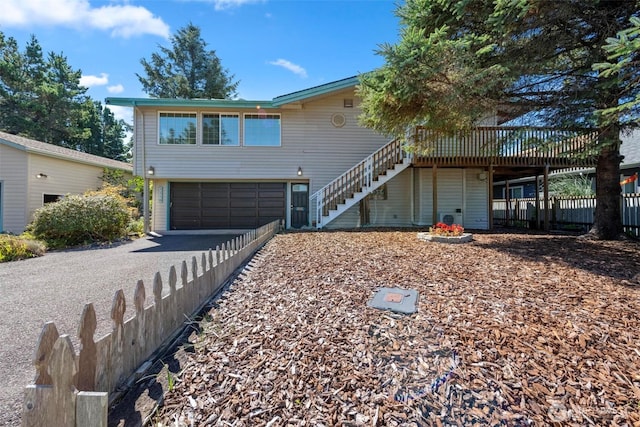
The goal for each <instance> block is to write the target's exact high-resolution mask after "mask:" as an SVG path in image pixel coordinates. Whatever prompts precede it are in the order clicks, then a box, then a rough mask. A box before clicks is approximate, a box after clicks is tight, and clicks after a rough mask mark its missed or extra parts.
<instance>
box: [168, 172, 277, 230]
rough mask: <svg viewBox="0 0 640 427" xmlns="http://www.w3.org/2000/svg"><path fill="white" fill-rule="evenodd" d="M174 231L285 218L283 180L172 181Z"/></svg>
mask: <svg viewBox="0 0 640 427" xmlns="http://www.w3.org/2000/svg"><path fill="white" fill-rule="evenodd" d="M170 188H171V208H170V212H169V215H170V222H171V229H172V230H211V229H226V228H256V227H259V226H261V225H264V224H267V223H269V222H271V221H274V220H278V219H284V217H285V192H286V184H285V183H282V182H260V183H258V182H232V183H228V182H201V183H195V182H172V183H171V184H170Z"/></svg>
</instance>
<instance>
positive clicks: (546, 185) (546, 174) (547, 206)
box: [543, 164, 551, 231]
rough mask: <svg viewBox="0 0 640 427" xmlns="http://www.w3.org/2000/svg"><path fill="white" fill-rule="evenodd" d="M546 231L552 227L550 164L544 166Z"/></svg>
mask: <svg viewBox="0 0 640 427" xmlns="http://www.w3.org/2000/svg"><path fill="white" fill-rule="evenodd" d="M543 181H544V184H543V185H544V190H543V191H544V231H549V230H550V229H551V227H550V224H549V213H550V212H549V165H548V164H547V165H545V166H544V177H543Z"/></svg>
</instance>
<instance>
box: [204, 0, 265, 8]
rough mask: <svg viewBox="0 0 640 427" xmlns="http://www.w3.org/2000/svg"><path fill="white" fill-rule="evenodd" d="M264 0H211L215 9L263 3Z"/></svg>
mask: <svg viewBox="0 0 640 427" xmlns="http://www.w3.org/2000/svg"><path fill="white" fill-rule="evenodd" d="M264 1H265V0H213V4H214V7H215V9H216V10H225V9H232V8H234V7H240V6H242V5H245V4H252V3H264Z"/></svg>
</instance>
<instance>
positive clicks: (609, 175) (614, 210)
mask: <svg viewBox="0 0 640 427" xmlns="http://www.w3.org/2000/svg"><path fill="white" fill-rule="evenodd" d="M600 139H601V141H602V143H603V145H604V148H602V149H601V151H600V154H599V155H598V165H597V167H596V212H595V217H594V221H593V227H592V228H591V230H590V231H589V235H590V236H591V237H594V238H596V239H601V240H616V239H618V238H620V236H621V235H622V233H623V227H622V218H621V212H620V204H621V193H622V192H621V189H620V162H621V160H622V156H621V155H620V137H619V132H618V128H617V127H615V126H612V127H611V129H610V130H607V131H605V132H603V134H601V136H600Z"/></svg>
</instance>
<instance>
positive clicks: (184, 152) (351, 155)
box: [135, 90, 389, 193]
mask: <svg viewBox="0 0 640 427" xmlns="http://www.w3.org/2000/svg"><path fill="white" fill-rule="evenodd" d="M344 98H354V93H353V90H349V91H346V92H342V93H338V94H335V95H333V96H329V97H326V98H323V99H320V100H316V101H313V102H309V103H306V104H304V105H303V106H302V108H301V109H298V110H295V109H280V110H267V113H280V114H281V117H282V121H281V125H282V145H281V146H280V147H244V146H239V147H237V146H204V145H200V144H197V145H159V144H158V132H157V117H158V110H157V109H149V108H145V109H142V108H141V109H140V111H141V112H143V113H144V118H142V117H138V115H137V117H138V118H137V124H138V126H139V127H140V128H141V129H142V131H136V138H137V139H138V142H137V143H136V148H137V150H136V151H137V153H136V159H135V160H136V171H143V170H144V168H143V167H142V161H143V159H144V163H145V167H148V166H149V165H153V166H154V168H155V176H156V177H157V178H160V179H168V180H189V181H206V180H235V179H244V180H274V179H276V180H294V179H299V177H298V176H297V171H298V167H301V168H302V170H303V178H304V179H309V181H310V185H311V189H310V191H311V193H313V192H315V191H317V190H318V189H320V188H321V187H322V186H324V185H326V184H327V183H328V182H330V181H331V180H333V179H334V178H335V177H337V176H338V175H340V174H341V173H343V172H345V171H346V170H348V169H349V168H351V167H352V166H353V165H355V164H356V163H357V162H359V161H361V160H362V159H364V158H365V157H366V156H368V155H369V154H371V153H372V152H373V151H375V150H376V149H377V148H379V147H381V146H382V145H384V144H386V143H387V142H388V141H389V138H387V137H384V136H380V135H378V134H376V133H375V132H373V131H371V130H369V129H365V128H362V127H360V126H358V122H357V120H358V114H359V112H360V110H359V108H358V107H357V105H358V104H357V101H356V106H354V108H344V106H343V100H344ZM173 110H176V109H173ZM181 111H193V112H196V113H198V114H200V113H203V112H214V111H216V112H221V111H226V112H235V113H239V114H240V115H241V120H242V115H243V114H244V113H253V112H255V110H245V111H241V110H239V109H216V110H213V109H209V110H194V109H183V110H181ZM334 113H342V114H344V115H345V118H346V123H345V125H344V126H343V127H341V128H336V127H334V126H333V125H332V124H331V116H332V115H333V114H334ZM143 125H144V126H143ZM240 131H241V135H240V140H241V141H242V140H243V135H242V126H241V128H240ZM143 135H144V139H145V144H144V150H142V146H141V144H139V141H141V139H142V137H143Z"/></svg>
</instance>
